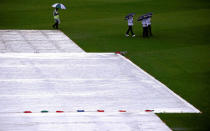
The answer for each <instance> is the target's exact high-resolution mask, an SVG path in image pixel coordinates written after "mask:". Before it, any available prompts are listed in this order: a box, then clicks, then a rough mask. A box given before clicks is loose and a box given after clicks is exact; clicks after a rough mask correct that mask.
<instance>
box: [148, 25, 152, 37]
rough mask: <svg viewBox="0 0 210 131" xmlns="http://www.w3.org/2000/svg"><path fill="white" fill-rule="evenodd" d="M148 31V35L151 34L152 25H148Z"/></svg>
mask: <svg viewBox="0 0 210 131" xmlns="http://www.w3.org/2000/svg"><path fill="white" fill-rule="evenodd" d="M148 33H149V36H152V27H151V25H149V26H148Z"/></svg>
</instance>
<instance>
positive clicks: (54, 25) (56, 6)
mask: <svg viewBox="0 0 210 131" xmlns="http://www.w3.org/2000/svg"><path fill="white" fill-rule="evenodd" d="M52 7H54V8H55V10H54V11H53V17H54V21H55V23H54V24H53V28H54V29H58V25H59V24H60V23H61V21H60V17H59V13H58V9H59V8H60V9H66V7H65V6H64V5H63V4H60V3H55V4H53V5H52Z"/></svg>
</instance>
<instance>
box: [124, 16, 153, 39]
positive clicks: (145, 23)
mask: <svg viewBox="0 0 210 131" xmlns="http://www.w3.org/2000/svg"><path fill="white" fill-rule="evenodd" d="M134 15H135V13H131V14H129V15H127V16H126V17H125V19H126V20H127V21H128V30H127V31H126V34H125V36H126V37H129V33H131V36H132V37H135V34H134V33H133V16H134ZM151 17H152V13H147V14H145V15H142V16H140V17H139V18H138V21H141V23H142V29H143V32H142V35H143V37H144V38H146V37H150V36H152V27H151Z"/></svg>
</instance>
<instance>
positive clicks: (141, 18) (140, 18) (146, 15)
mask: <svg viewBox="0 0 210 131" xmlns="http://www.w3.org/2000/svg"><path fill="white" fill-rule="evenodd" d="M149 17H152V13H151V12H149V13H147V14H144V15H142V16H140V17H139V18H138V21H141V20H143V19H147V18H149Z"/></svg>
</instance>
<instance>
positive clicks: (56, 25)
mask: <svg viewBox="0 0 210 131" xmlns="http://www.w3.org/2000/svg"><path fill="white" fill-rule="evenodd" d="M53 28H55V29H58V20H55V24H54V25H53Z"/></svg>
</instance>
